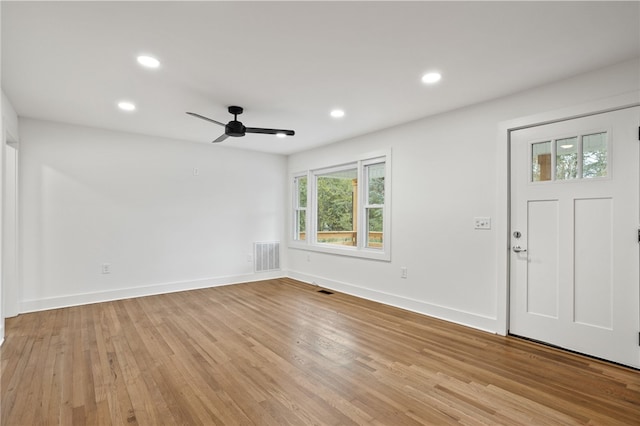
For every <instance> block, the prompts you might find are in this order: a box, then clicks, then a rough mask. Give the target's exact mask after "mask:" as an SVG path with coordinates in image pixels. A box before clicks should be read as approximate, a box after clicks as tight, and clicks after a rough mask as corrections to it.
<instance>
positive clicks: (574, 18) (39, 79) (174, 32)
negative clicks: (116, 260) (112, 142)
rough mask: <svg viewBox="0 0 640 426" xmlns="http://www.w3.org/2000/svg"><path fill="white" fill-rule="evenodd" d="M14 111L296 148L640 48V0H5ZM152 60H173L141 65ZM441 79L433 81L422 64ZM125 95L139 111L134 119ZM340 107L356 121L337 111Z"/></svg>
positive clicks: (6, 82) (528, 84)
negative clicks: (284, 132) (258, 131)
mask: <svg viewBox="0 0 640 426" xmlns="http://www.w3.org/2000/svg"><path fill="white" fill-rule="evenodd" d="M1 7H2V89H3V90H4V92H5V94H6V95H7V96H8V98H9V100H10V101H11V103H12V104H13V106H14V107H15V109H16V111H17V112H18V115H20V116H22V117H32V118H39V119H45V120H53V121H59V122H67V123H74V124H79V125H86V126H94V127H99V128H107V129H114V130H122V131H127V132H134V133H141V134H147V135H155V136H164V137H169V138H176V139H181V140H187V141H196V142H202V143H209V142H210V141H211V140H213V139H215V138H216V137H218V136H219V135H221V134H222V133H223V129H222V128H221V127H219V126H217V125H215V124H213V123H208V122H206V121H202V120H198V119H195V118H193V117H190V116H188V115H186V114H185V112H186V111H194V112H197V113H200V114H202V115H205V116H208V117H211V118H214V119H215V120H218V121H222V122H227V121H229V120H230V119H231V116H230V115H229V114H228V113H227V110H226V108H227V106H229V105H240V106H242V107H244V108H245V113H244V115H242V116H241V117H240V118H239V120H241V121H243V123H244V124H245V125H246V126H249V127H275V128H285V129H294V130H295V131H296V136H294V137H290V138H286V139H278V138H276V137H274V136H269V135H247V136H246V137H244V138H229V139H227V140H226V141H225V142H223V143H222V145H225V146H234V147H239V148H244V149H253V150H259V151H265V152H273V153H281V154H289V153H292V152H296V151H300V150H305V149H309V148H311V147H314V146H318V145H322V144H328V143H332V142H336V141H340V140H343V139H346V138H350V137H353V136H356V135H361V134H365V133H368V132H372V131H375V130H379V129H382V128H386V127H390V126H394V125H398V124H401V123H404V122H408V121H412V120H415V119H418V118H421V117H425V116H428V115H432V114H436V113H439V112H443V111H447V110H452V109H455V108H459V107H462V106H465V105H469V104H474V103H477V102H481V101H484V100H488V99H493V98H497V97H500V96H504V95H507V94H510V93H514V92H517V91H521V90H524V89H528V88H532V87H536V86H539V85H542V84H545V83H548V82H550V81H554V80H559V79H562V78H565V77H569V76H571V75H575V74H578V73H581V72H585V71H588V70H592V69H596V68H600V67H603V66H606V65H609V64H613V63H616V62H621V61H624V60H627V59H631V58H633V57H637V56H640V2H637V1H631V2H620V3H618V2H610V1H604V2H531V3H529V2H396V1H393V2H306V1H303V2H266V1H260V2H150V1H147V2H10V1H2V2H1ZM141 53H148V54H152V55H154V56H156V57H157V58H158V59H159V60H160V61H161V67H160V68H159V69H157V70H147V69H143V68H141V67H140V66H139V65H138V64H137V63H136V57H137V56H138V55H139V54H141ZM430 70H438V71H440V72H441V73H442V74H443V79H442V81H441V82H440V83H439V84H437V85H434V86H425V85H424V84H422V83H421V81H420V78H421V76H422V74H423V73H425V72H427V71H430ZM121 99H129V100H132V101H134V102H135V103H136V104H137V107H138V109H137V111H135V112H133V113H123V112H121V111H119V110H118V109H117V108H116V103H117V101H119V100H121ZM336 107H340V108H343V109H344V110H345V111H346V116H345V117H344V118H342V119H340V120H336V119H333V118H331V117H329V111H330V110H331V109H333V108H336Z"/></svg>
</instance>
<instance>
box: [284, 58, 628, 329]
mask: <svg viewBox="0 0 640 426" xmlns="http://www.w3.org/2000/svg"><path fill="white" fill-rule="evenodd" d="M639 71H640V62H638V60H634V61H630V62H625V63H622V64H618V65H615V66H612V67H609V68H607V69H604V70H598V71H595V72H592V73H589V74H585V75H581V76H577V77H574V78H572V79H569V80H565V81H561V82H557V83H554V84H550V85H548V86H544V87H540V88H536V89H534V90H529V91H527V92H523V93H519V94H515V95H512V96H509V97H505V98H502V99H498V100H494V101H492V102H487V103H483V104H480V105H475V106H471V107H468V108H464V109H461V110H457V111H453V112H449V113H445V114H441V115H438V116H434V117H428V118H425V119H423V120H419V121H416V122H413V123H409V124H406V125H402V126H398V127H394V128H391V129H386V130H383V131H380V132H376V133H372V134H369V135H365V136H361V137H358V138H354V139H352V140H349V141H344V142H340V143H338V144H333V145H330V146H326V147H322V148H318V149H315V150H312V151H308V152H303V153H299V154H295V155H292V156H290V157H289V163H288V169H289V172H290V173H295V172H299V171H302V170H305V169H307V168H310V167H317V166H318V165H325V166H326V165H331V164H333V163H334V162H336V161H337V160H338V159H340V158H343V157H349V156H352V155H355V154H360V153H366V152H369V151H372V150H377V149H388V148H391V149H392V152H393V159H392V162H393V179H392V185H393V200H392V252H391V258H392V260H391V262H381V261H370V260H362V259H353V258H346V257H340V256H333V255H326V254H321V253H316V252H311V255H310V256H308V253H309V252H306V251H303V250H297V249H289V250H288V256H289V268H290V270H289V274H290V275H291V276H292V277H295V278H298V279H301V280H304V281H307V282H316V283H318V284H319V285H322V286H325V287H329V288H332V289H336V290H340V291H344V292H347V293H351V294H355V295H358V296H361V297H366V298H370V299H373V300H378V301H381V302H384V303H389V304H392V305H396V306H400V307H403V308H406V309H410V310H414V311H417V312H422V313H425V314H428V315H433V316H436V317H440V318H444V319H447V320H450V321H454V322H459V323H463V324H466V325H470V326H472V327H476V328H480V329H485V330H489V331H494V332H498V331H500V328H501V327H500V325H499V323H498V317H499V312H498V305H499V302H498V297H499V294H500V291H499V289H498V285H499V284H498V283H499V282H501V280H500V279H499V278H500V277H499V274H503V273H504V271H498V268H497V265H498V264H499V263H500V262H499V258H498V257H499V256H503V253H502V252H500V251H499V250H497V249H496V247H498V246H499V244H497V243H498V241H499V240H498V239H499V238H503V237H504V236H503V235H500V236H498V235H497V234H496V232H495V230H496V228H500V227H502V228H504V224H502V223H494V224H493V229H492V230H490V231H480V230H474V229H473V218H474V217H475V216H489V217H492V218H494V221H495V220H503V221H504V220H506V215H505V214H504V213H505V212H504V211H502V210H500V211H499V209H505V210H506V206H503V205H499V203H498V196H497V192H498V182H497V176H498V174H499V173H498V171H500V172H502V169H504V168H506V167H507V164H506V162H502V163H501V164H497V159H498V158H504V157H503V155H502V154H503V153H502V152H498V150H499V149H500V148H498V147H499V144H498V143H497V141H498V140H500V136H501V135H498V129H499V125H500V123H501V122H504V121H506V120H510V119H514V118H518V117H522V116H525V115H532V114H537V113H541V112H545V111H550V110H555V109H559V108H563V107H567V106H571V105H576V104H581V103H584V102H589V101H593V100H597V99H600V98H604V97H609V96H615V95H618V94H621V93H626V92H630V91H633V90H638V89H639V88H640V79H639V78H638V75H640V74H639ZM505 149H506V148H505ZM289 197H291V194H289ZM287 223H288V224H287V229H289V224H290V221H288V222H287ZM309 259H310V260H309ZM401 267H407V268H408V278H406V279H402V278H400V268H401Z"/></svg>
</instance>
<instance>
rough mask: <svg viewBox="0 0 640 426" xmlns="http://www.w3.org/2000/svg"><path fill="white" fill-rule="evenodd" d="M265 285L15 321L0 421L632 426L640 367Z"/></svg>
mask: <svg viewBox="0 0 640 426" xmlns="http://www.w3.org/2000/svg"><path fill="white" fill-rule="evenodd" d="M317 290H318V289H317V288H316V287H314V286H310V285H307V284H303V283H300V282H298V281H295V280H292V279H288V278H287V279H275V280H267V281H262V282H254V283H246V284H237V285H230V286H223V287H216V288H209V289H201V290H194V291H188V292H180V293H173V294H166V295H158V296H150V297H144V298H137V299H128V300H119V301H114V302H107V303H101V304H94V305H86V306H76V307H72V308H66V309H57V310H52V311H45V312H38V313H32V314H24V315H20V316H18V317H16V318H11V319H9V320H7V324H6V338H5V343H4V345H3V346H2V348H0V368H1V371H0V382H1V383H0V421H1V424H2V425H11V426H13V425H18V426H21V425H32V424H50V425H55V424H59V425H112V424H113V425H124V424H127V425H135V424H139V425H162V424H166V425H175V424H186V425H274V426H275V425H393V426H398V425H433V424H436V425H440V424H465V425H493V424H504V425H572V424H575V425H579V424H593V425H607V426H609V425H634V424H640V372H639V371H637V370H633V369H630V368H625V367H621V366H618V365H614V364H610V363H606V362H602V361H599V360H595V359H592V358H588V357H584V356H580V355H576V354H572V353H568V352H564V351H561V350H558V349H555V348H550V347H547V346H543V345H539V344H537V343H533V342H529V341H525V340H521V339H517V338H514V337H502V336H496V335H492V334H489V333H485V332H481V331H477V330H473V329H470V328H466V327H462V326H459V325H455V324H451V323H448V322H445V321H441V320H437V319H433V318H429V317H426V316H422V315H418V314H415V313H411V312H407V311H404V310H401V309H397V308H393V307H390V306H385V305H381V304H377V303H374V302H370V301H366V300H363V299H359V298H355V297H352V296H348V295H345V294H341V293H334V294H331V295H326V294H320V293H318V292H317Z"/></svg>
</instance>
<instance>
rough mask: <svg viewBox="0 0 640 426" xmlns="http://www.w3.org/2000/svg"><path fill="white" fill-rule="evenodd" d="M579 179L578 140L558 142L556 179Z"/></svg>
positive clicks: (568, 139)
mask: <svg viewBox="0 0 640 426" xmlns="http://www.w3.org/2000/svg"><path fill="white" fill-rule="evenodd" d="M577 177H578V138H577V137H573V138H566V139H558V140H557V141H556V179H557V180H566V179H576V178H577Z"/></svg>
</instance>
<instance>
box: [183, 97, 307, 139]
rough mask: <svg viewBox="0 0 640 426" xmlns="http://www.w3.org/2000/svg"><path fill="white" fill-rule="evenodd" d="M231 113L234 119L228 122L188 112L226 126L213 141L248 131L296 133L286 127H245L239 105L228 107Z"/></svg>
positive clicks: (280, 133) (241, 134)
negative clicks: (241, 119)
mask: <svg viewBox="0 0 640 426" xmlns="http://www.w3.org/2000/svg"><path fill="white" fill-rule="evenodd" d="M228 111H229V114H233V120H231V121H229V122H228V123H227V124H224V123H221V122H219V121H216V120H214V119H212V118H209V117H205V116H204V115H200V114H196V113H195V112H187V114H189V115H191V116H193V117H196V118H200V119H202V120H206V121H210V122H211V123H214V124H217V125H219V126H223V127H224V134H222V135H221V136H219V137H218V138H217V139H214V140H213V141H212V143H218V142H222V141H224V140H225V139H227V138H228V137H229V136H232V137H235V138H238V137H242V136H244V135H245V134H247V133H261V134H266V135H278V136H280V135H286V136H293V135H295V134H296V132H294V131H293V130H285V129H264V128H261V127H245V125H244V124H242V122H240V121H238V115H240V114H242V112H243V111H244V109H243V108H242V107H239V106H230V107H229V108H228Z"/></svg>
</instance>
